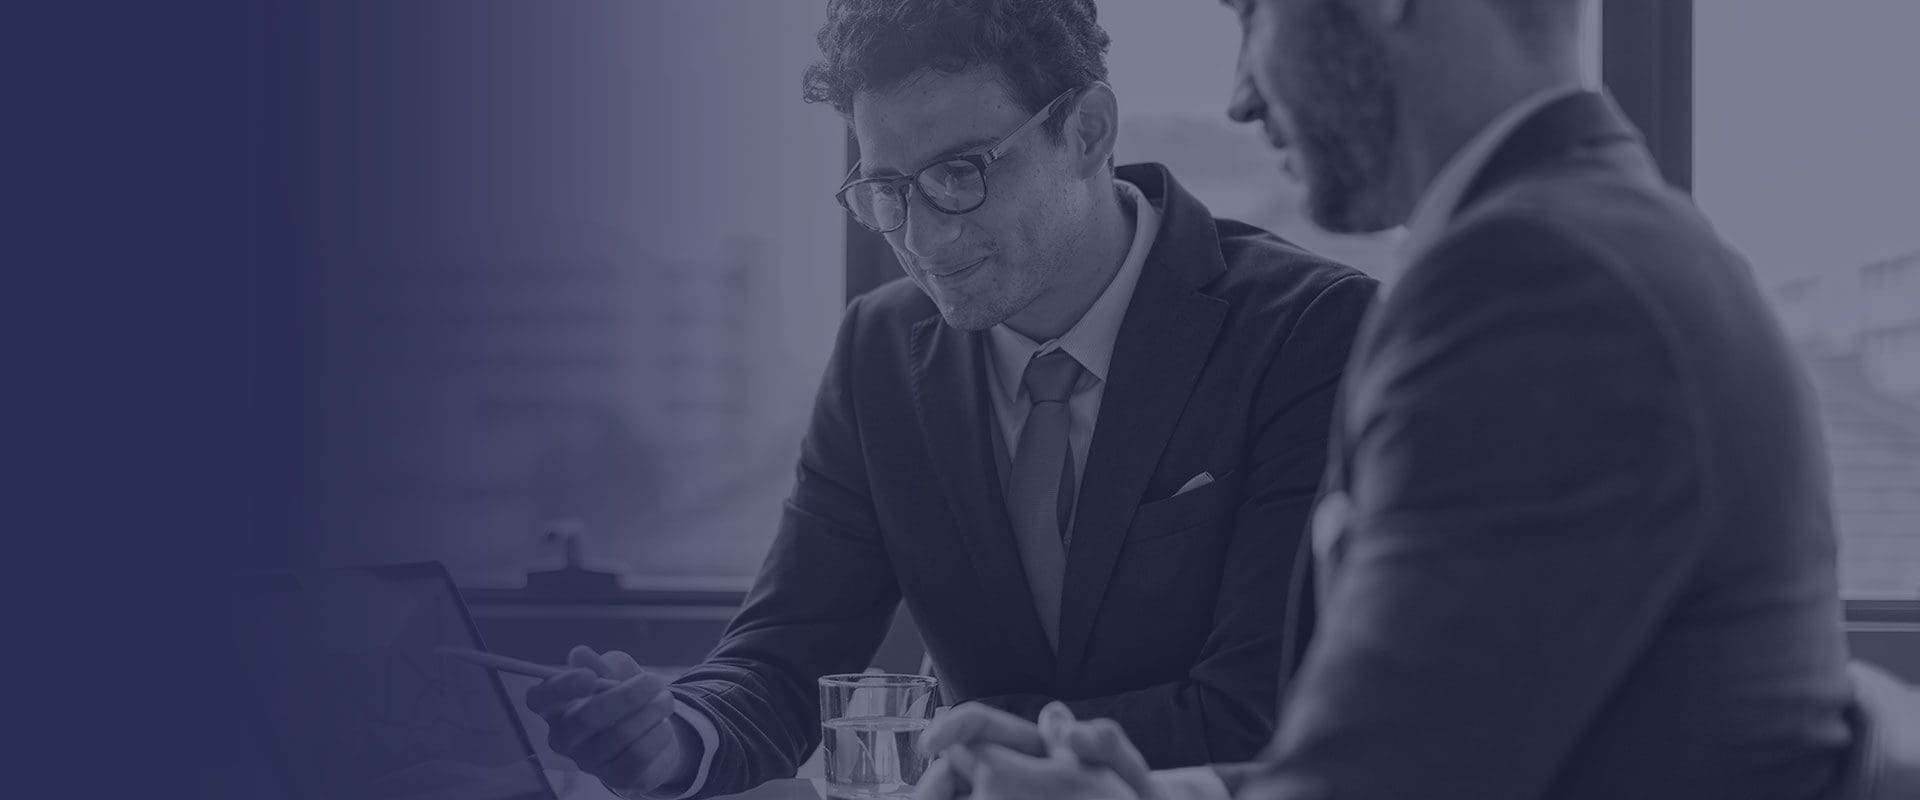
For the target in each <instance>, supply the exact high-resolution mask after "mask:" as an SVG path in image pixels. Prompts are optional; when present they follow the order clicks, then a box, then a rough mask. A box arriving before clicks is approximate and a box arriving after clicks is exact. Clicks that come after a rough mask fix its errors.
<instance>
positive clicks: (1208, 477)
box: [1173, 472, 1213, 497]
mask: <svg viewBox="0 0 1920 800" xmlns="http://www.w3.org/2000/svg"><path fill="white" fill-rule="evenodd" d="M1209 483H1213V473H1211V472H1202V473H1200V474H1198V475H1195V476H1193V477H1191V478H1188V479H1187V482H1186V485H1184V486H1181V487H1180V491H1177V492H1174V493H1173V496H1174V497H1179V496H1180V495H1183V494H1186V493H1188V492H1191V491H1193V490H1195V489H1198V488H1200V487H1202V486H1205V485H1207V484H1209Z"/></svg>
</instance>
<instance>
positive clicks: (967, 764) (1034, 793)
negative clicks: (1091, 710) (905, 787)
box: [914, 703, 1160, 800]
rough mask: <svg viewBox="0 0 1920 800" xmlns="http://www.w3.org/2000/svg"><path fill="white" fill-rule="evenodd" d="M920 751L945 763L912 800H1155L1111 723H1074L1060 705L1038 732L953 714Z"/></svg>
mask: <svg viewBox="0 0 1920 800" xmlns="http://www.w3.org/2000/svg"><path fill="white" fill-rule="evenodd" d="M922 743H923V745H924V746H925V747H927V748H928V750H929V752H936V751H937V752H940V753H942V755H943V757H942V758H941V759H940V760H939V761H937V762H935V763H934V764H933V765H932V766H931V767H929V768H928V770H927V772H926V774H925V775H924V776H922V777H921V780H920V784H919V786H918V787H916V790H915V793H914V796H915V798H916V800H954V798H959V797H968V796H970V797H972V798H973V800H1014V799H1015V798H1028V797H1037V798H1046V800H1158V798H1159V796H1160V793H1159V790H1158V788H1157V787H1156V786H1155V785H1154V784H1153V780H1152V777H1151V775H1150V772H1149V771H1148V769H1147V763H1146V759H1144V758H1142V757H1141V756H1140V752H1139V750H1137V749H1135V748H1134V746H1133V743H1132V742H1129V741H1128V740H1127V737H1126V735H1125V734H1124V733H1123V732H1122V731H1121V730H1120V726H1119V724H1117V723H1115V722H1114V721H1112V720H1107V719H1098V720H1093V721H1090V722H1079V721H1077V720H1075V719H1074V718H1073V712H1071V711H1069V710H1067V707H1066V706H1064V705H1062V704H1060V703H1053V704H1051V705H1048V706H1047V707H1046V708H1045V709H1044V710H1042V711H1041V712H1040V722H1039V724H1038V725H1034V724H1032V723H1029V722H1027V721H1026V720H1023V719H1020V718H1019V717H1015V716H1013V715H1011V714H1007V713H1006V712H1003V711H998V710H996V709H991V708H987V707H985V706H978V705H966V706H961V707H959V708H955V709H954V710H953V711H952V712H950V713H948V714H945V715H942V716H941V718H940V719H938V720H935V721H934V724H933V725H932V726H931V727H929V728H928V730H927V733H926V735H925V736H924V737H922Z"/></svg>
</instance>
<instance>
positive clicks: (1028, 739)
mask: <svg viewBox="0 0 1920 800" xmlns="http://www.w3.org/2000/svg"><path fill="white" fill-rule="evenodd" d="M974 742H993V743H995V744H999V745H1002V746H1004V747H1008V748H1011V749H1013V750H1016V751H1019V752H1022V753H1029V754H1032V755H1043V754H1045V753H1046V752H1047V745H1046V741H1045V740H1043V739H1041V738H1040V729H1039V728H1037V727H1035V726H1034V724H1033V723H1031V722H1028V721H1026V720H1024V719H1021V718H1019V717H1016V716H1014V715H1012V714H1009V713H1007V712H1005V711H1001V710H1000V709H997V708H993V707H991V706H986V705H981V704H979V703H964V704H961V705H959V706H955V707H954V709H953V710H952V711H949V712H947V713H945V714H942V715H940V716H939V717H937V718H935V719H934V721H933V724H931V725H928V726H927V731H926V733H923V734H921V735H920V751H921V752H923V753H938V752H941V751H943V750H946V749H947V748H949V747H952V746H954V745H957V744H971V743H974Z"/></svg>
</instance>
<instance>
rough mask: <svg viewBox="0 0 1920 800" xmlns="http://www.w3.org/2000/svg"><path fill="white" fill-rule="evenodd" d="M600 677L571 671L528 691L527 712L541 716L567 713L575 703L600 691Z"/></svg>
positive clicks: (581, 671)
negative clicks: (568, 708)
mask: <svg viewBox="0 0 1920 800" xmlns="http://www.w3.org/2000/svg"><path fill="white" fill-rule="evenodd" d="M599 680H600V676H599V675H596V674H594V672H593V671H592V670H586V669H570V670H567V671H566V672H562V673H560V674H558V675H555V676H553V677H551V678H548V679H546V680H544V681H541V682H539V683H536V684H534V685H533V686H531V687H529V688H528V689H527V710H529V711H532V712H533V713H535V714H539V715H540V716H543V717H545V716H550V715H553V714H558V713H560V712H562V711H565V710H566V709H567V707H568V706H569V705H572V704H573V701H575V700H579V699H580V698H582V697H590V696H592V695H593V693H594V692H597V691H600V690H599V688H598V685H597V684H598V682H599Z"/></svg>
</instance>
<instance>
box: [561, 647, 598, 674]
mask: <svg viewBox="0 0 1920 800" xmlns="http://www.w3.org/2000/svg"><path fill="white" fill-rule="evenodd" d="M567 666H569V667H581V668H584V669H590V670H593V674H595V675H606V674H607V665H606V663H605V662H603V661H601V660H600V654H599V653H596V652H594V650H593V648H591V647H588V646H586V645H584V644H576V645H574V646H573V649H572V650H568V651H567Z"/></svg>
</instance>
